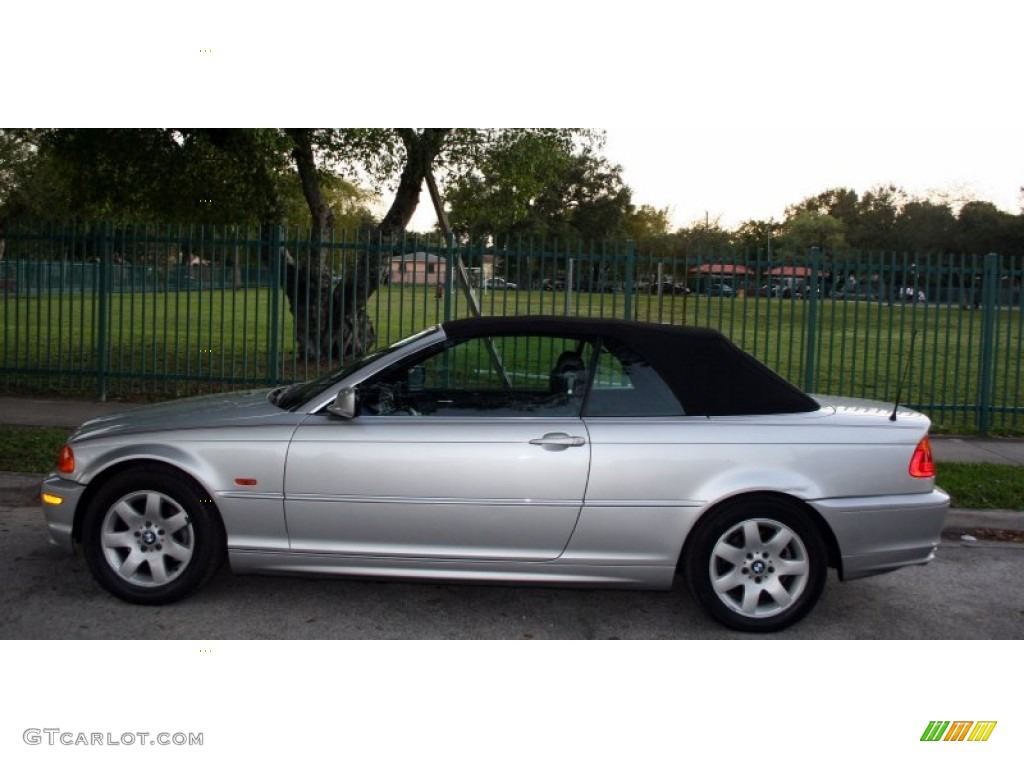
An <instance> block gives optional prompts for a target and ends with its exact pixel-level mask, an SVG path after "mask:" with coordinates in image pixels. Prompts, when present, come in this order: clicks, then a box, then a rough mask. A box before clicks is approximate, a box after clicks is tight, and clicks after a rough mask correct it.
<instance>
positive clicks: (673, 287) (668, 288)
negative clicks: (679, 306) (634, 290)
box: [648, 280, 690, 296]
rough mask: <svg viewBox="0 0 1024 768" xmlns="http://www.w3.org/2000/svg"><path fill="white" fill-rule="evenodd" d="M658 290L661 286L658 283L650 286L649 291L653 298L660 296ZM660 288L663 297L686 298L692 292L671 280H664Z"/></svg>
mask: <svg viewBox="0 0 1024 768" xmlns="http://www.w3.org/2000/svg"><path fill="white" fill-rule="evenodd" d="M658 288H659V286H658V283H657V282H654V283H651V284H650V286H648V290H649V291H650V294H651V295H652V296H657V295H658ZM660 288H661V295H662V296H684V295H686V294H688V293H689V292H690V289H689V288H687V287H686V286H685V285H683V284H682V283H673V282H671V281H669V280H663V281H662V283H661V286H660Z"/></svg>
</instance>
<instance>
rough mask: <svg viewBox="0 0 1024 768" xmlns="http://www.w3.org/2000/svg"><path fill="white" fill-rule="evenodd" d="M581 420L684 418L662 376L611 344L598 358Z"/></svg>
mask: <svg viewBox="0 0 1024 768" xmlns="http://www.w3.org/2000/svg"><path fill="white" fill-rule="evenodd" d="M583 415H584V416H685V415H686V414H685V411H684V410H683V407H682V406H681V405H680V404H679V400H678V399H677V398H676V396H675V394H674V393H673V392H672V390H671V389H669V387H668V385H667V384H666V383H665V382H664V380H663V379H662V378H661V376H660V375H659V374H658V372H657V371H656V370H654V368H652V367H651V366H650V365H648V363H647V361H645V360H644V359H643V358H641V357H640V355H638V354H637V353H635V352H634V351H633V350H631V349H628V348H626V347H624V346H622V345H619V344H615V343H610V344H608V345H605V346H602V348H601V353H600V354H599V355H598V358H597V370H596V371H595V373H594V383H593V386H592V387H591V390H590V395H589V396H588V397H587V404H586V410H585V411H584V413H583Z"/></svg>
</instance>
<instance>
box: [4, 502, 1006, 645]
mask: <svg viewBox="0 0 1024 768" xmlns="http://www.w3.org/2000/svg"><path fill="white" fill-rule="evenodd" d="M1022 571H1024V545H1020V544H999V543H995V542H979V543H978V544H975V545H971V546H965V545H964V544H962V543H960V542H959V541H956V540H952V541H949V542H946V543H945V544H944V546H943V547H942V549H941V550H940V553H939V557H938V558H937V559H936V560H935V561H934V562H933V563H931V564H930V565H928V566H925V567H917V568H907V569H903V570H902V571H896V572H893V573H889V574H885V575H882V576H877V577H874V578H869V579H862V580H859V581H854V582H848V583H840V582H838V581H837V580H836V578H835V576H834V575H830V577H829V583H828V584H827V585H826V588H825V594H824V596H823V597H822V600H821V602H820V603H819V604H818V606H817V608H816V609H815V610H814V611H813V612H812V614H811V615H810V616H809V617H808V618H807V619H805V620H804V621H803V622H802V623H800V624H799V625H797V626H796V627H792V628H790V629H789V630H786V631H784V632H781V633H778V634H775V635H771V636H770V637H777V638H787V639H825V638H829V639H858V638H886V639H904V638H905V639H925V638H935V639H1021V638H1024V593H1022V592H1021V590H1020V574H1021V572H1022ZM0 584H2V585H3V588H2V591H0V639H225V640H238V639H250V638H261V639H306V638H317V639H347V638H360V639H398V638H430V639H445V638H465V639H520V638H521V639H589V638H601V639H715V638H741V637H749V636H748V635H743V634H741V633H736V632H731V631H729V630H726V629H723V628H721V627H720V626H719V625H717V624H715V623H714V622H712V621H711V620H710V619H708V618H707V617H706V616H705V615H704V613H703V611H702V610H701V609H700V608H699V607H698V606H697V605H696V603H695V602H694V601H693V599H692V598H691V597H690V595H689V593H688V592H687V591H686V589H685V587H684V586H683V585H682V584H679V583H677V585H676V586H675V588H674V589H672V590H671V591H669V592H630V591H613V590H571V589H550V588H549V589H544V588H525V587H490V586H466V585H442V584H409V583H397V582H371V581H354V580H338V579H334V580H327V579H306V578H295V577H271V576H244V577H243V576H234V575H233V574H231V573H230V571H229V569H227V568H225V569H224V570H223V571H222V572H221V573H220V574H219V575H218V576H217V578H216V579H215V580H214V581H213V582H212V583H211V584H210V585H209V586H208V587H207V588H206V589H204V590H203V591H201V592H199V593H197V594H195V595H193V596H192V597H191V598H189V599H187V600H185V601H183V602H181V603H177V604H175V605H170V606H162V607H156V608H150V607H140V606H133V605H129V604H127V603H124V602H121V601H120V600H117V599H116V598H114V597H111V596H110V595H108V594H107V593H106V592H105V591H103V590H102V589H101V588H100V587H99V586H98V585H97V584H96V583H95V582H94V581H93V579H92V576H91V575H90V573H89V570H88V568H87V566H86V565H85V562H84V560H83V559H82V558H81V557H80V556H79V557H75V556H72V555H66V554H64V553H63V552H61V551H60V550H58V549H57V548H56V547H54V546H52V545H51V544H50V543H49V540H48V538H47V534H46V527H45V525H44V523H43V517H42V513H41V512H40V511H39V509H38V507H4V506H0Z"/></svg>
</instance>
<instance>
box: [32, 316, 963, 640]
mask: <svg viewBox="0 0 1024 768" xmlns="http://www.w3.org/2000/svg"><path fill="white" fill-rule="evenodd" d="M929 424H930V422H929V420H928V418H927V417H926V416H924V415H922V414H921V413H917V412H915V411H913V410H910V409H907V408H902V407H897V406H894V405H893V404H891V403H889V404H886V403H879V402H873V401H864V400H847V399H844V398H838V397H828V396H810V395H807V394H805V393H803V392H801V391H800V390H799V389H797V388H796V387H794V386H792V385H791V384H789V383H788V382H786V381H785V380H784V379H782V378H781V377H780V376H778V375H777V374H775V373H774V372H772V371H771V370H770V369H768V368H766V367H765V366H764V365H762V364H761V363H759V362H758V361H757V360H755V359H754V358H752V357H750V356H749V355H747V354H746V353H744V352H743V351H741V350H740V349H739V348H737V347H736V346H735V345H733V344H732V343H731V342H730V341H729V340H728V339H726V338H725V337H724V336H722V335H721V334H719V333H718V332H716V331H712V330H707V329H701V328H693V327H685V326H684V327H679V326H667V325H658V324H648V323H634V322H626V321H615V320H601V319H580V318H565V317H535V316H534V317H486V318H477V319H470V320H454V321H451V322H446V323H444V324H442V325H439V326H436V327H434V328H430V329H428V330H426V331H423V332H422V333H419V334H417V335H415V336H411V337H409V338H407V339H405V340H403V341H400V342H398V343H396V344H394V345H393V346H391V347H388V348H386V349H381V350H378V351H376V352H374V353H372V354H370V355H369V356H367V357H364V358H362V359H360V360H358V361H356V362H353V363H351V364H349V365H347V366H345V367H343V368H341V369H339V370H337V371H335V372H334V373H332V374H331V375H329V376H325V377H323V378H320V379H316V380H313V381H308V382H303V383H297V384H292V385H289V386H282V387H277V388H274V389H262V390H253V391H248V392H237V393H230V394H220V395H210V396H206V397H199V398H192V399H187V400H181V401H177V402H168V403H163V404H158V405H151V406H148V407H142V408H138V409H136V410H132V411H127V412H125V413H121V414H117V415H112V416H104V417H101V418H98V419H93V420H92V421H89V422H87V423H86V424H84V425H83V426H82V427H80V428H79V429H78V430H77V431H76V432H75V433H74V434H73V435H72V436H71V438H70V439H69V440H68V442H67V444H66V445H65V446H64V448H63V449H62V451H61V453H60V457H59V461H58V464H57V468H56V470H55V471H54V472H53V473H52V474H51V475H49V476H48V477H47V478H46V480H45V481H44V482H43V486H42V492H43V493H42V499H43V508H44V510H45V514H46V518H47V524H48V527H49V532H50V536H51V538H52V539H53V541H54V542H55V543H57V544H59V545H60V546H61V547H63V548H64V549H65V550H68V551H73V550H75V549H76V548H77V549H80V550H81V551H82V552H83V553H84V555H85V560H86V563H87V564H88V566H89V569H90V570H91V572H92V574H93V576H94V577H95V579H96V580H97V581H98V582H99V584H101V585H102V586H103V587H104V588H105V589H107V590H108V591H110V592H111V593H112V594H114V595H116V596H117V597H119V598H122V599H123V600H127V601H129V602H133V603H142V604H154V605H155V604H161V603H169V602H172V601H175V600H179V599H181V598H183V597H185V596H187V595H188V594H190V593H192V592H193V591H195V590H196V589H198V588H200V587H202V586H203V585H204V584H206V583H207V582H208V581H209V580H210V579H211V578H212V576H213V575H214V574H215V573H216V572H217V570H218V568H219V566H220V565H221V563H222V562H223V560H224V559H225V558H226V559H227V560H228V561H229V562H230V564H231V567H232V569H233V570H234V571H236V572H237V573H270V574H282V573H293V574H299V575H302V574H305V575H318V576H324V575H337V576H356V577H362V578H371V579H387V578H406V579H443V580H449V581H467V582H493V583H499V584H530V585H535V584H550V585H566V586H589V587H598V588H609V587H630V588H642V589H668V588H670V587H671V586H672V584H673V581H674V580H675V579H676V577H677V575H678V576H679V577H680V578H682V579H684V580H685V581H686V583H687V584H688V586H689V588H690V590H691V592H692V593H693V595H694V596H695V597H696V599H697V601H698V602H699V603H700V604H701V605H702V606H703V607H704V608H705V609H706V611H707V612H708V613H709V614H710V615H711V616H713V617H714V618H715V619H717V620H718V621H720V622H721V623H723V624H724V625H726V626H728V627H731V628H733V629H738V630H746V631H755V632H763V631H773V630H779V629H782V628H784V627H787V626H789V625H791V624H792V623H793V622H796V621H798V620H800V619H801V618H802V617H804V616H805V615H806V614H807V613H808V612H809V611H810V610H811V609H812V608H813V606H814V605H815V603H816V602H817V601H818V598H819V596H820V595H821V593H822V590H823V588H824V586H825V580H826V573H827V571H828V569H829V568H833V569H835V570H836V572H837V573H838V576H839V578H840V579H841V580H848V579H857V578H861V577H864V576H871V575H874V574H879V573H885V572H887V571H891V570H895V569H897V568H902V567H904V566H907V565H916V564H923V563H927V562H928V561H930V560H931V559H932V558H933V557H934V556H935V553H936V550H937V548H938V544H939V536H940V532H941V530H942V527H943V523H944V521H945V517H946V512H947V508H948V505H949V497H948V496H947V495H946V494H945V493H943V492H942V491H941V490H940V489H939V488H937V487H936V485H935V477H934V475H935V470H934V464H933V462H932V456H931V450H930V446H929V442H928V429H929ZM218 599H225V600H226V599H229V597H228V594H227V593H223V594H222V595H221V596H220V597H219V598H218ZM625 620H627V619H626V617H623V621H625Z"/></svg>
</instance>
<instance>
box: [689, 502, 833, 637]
mask: <svg viewBox="0 0 1024 768" xmlns="http://www.w3.org/2000/svg"><path fill="white" fill-rule="evenodd" d="M709 514H710V515H711V517H709V518H708V519H707V520H706V521H704V522H703V523H702V524H701V526H700V527H699V528H698V529H697V530H696V531H695V532H694V539H693V542H692V546H690V547H689V548H688V553H687V561H686V563H685V571H686V579H687V583H688V584H689V587H690V591H691V592H692V593H693V595H694V596H695V597H696V598H697V600H698V601H699V602H700V603H701V605H702V606H704V609H705V610H707V611H708V613H710V614H711V616H712V617H714V618H715V619H716V620H718V621H719V622H721V623H722V624H724V625H725V626H727V627H730V628H732V629H738V630H742V631H746V632H775V631H777V630H780V629H784V628H785V627H788V626H790V625H792V624H794V623H796V622H797V621H799V620H800V619H802V618H803V617H804V616H805V615H807V613H808V612H809V611H810V610H811V608H813V607H814V605H815V603H817V602H818V598H819V597H821V592H822V589H823V588H824V586H825V574H826V571H827V563H826V559H827V558H826V552H825V545H824V543H823V542H822V539H821V535H820V534H819V533H818V531H817V529H816V528H815V527H814V524H813V523H812V522H811V521H810V520H808V519H807V517H806V515H803V514H801V512H800V511H799V510H797V509H796V508H795V507H794V506H793V505H792V504H791V503H790V502H787V501H785V500H783V499H775V498H758V499H738V500H736V501H734V502H727V503H726V504H725V505H723V506H721V507H719V508H718V509H716V510H713V511H711V512H710V513H709Z"/></svg>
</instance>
